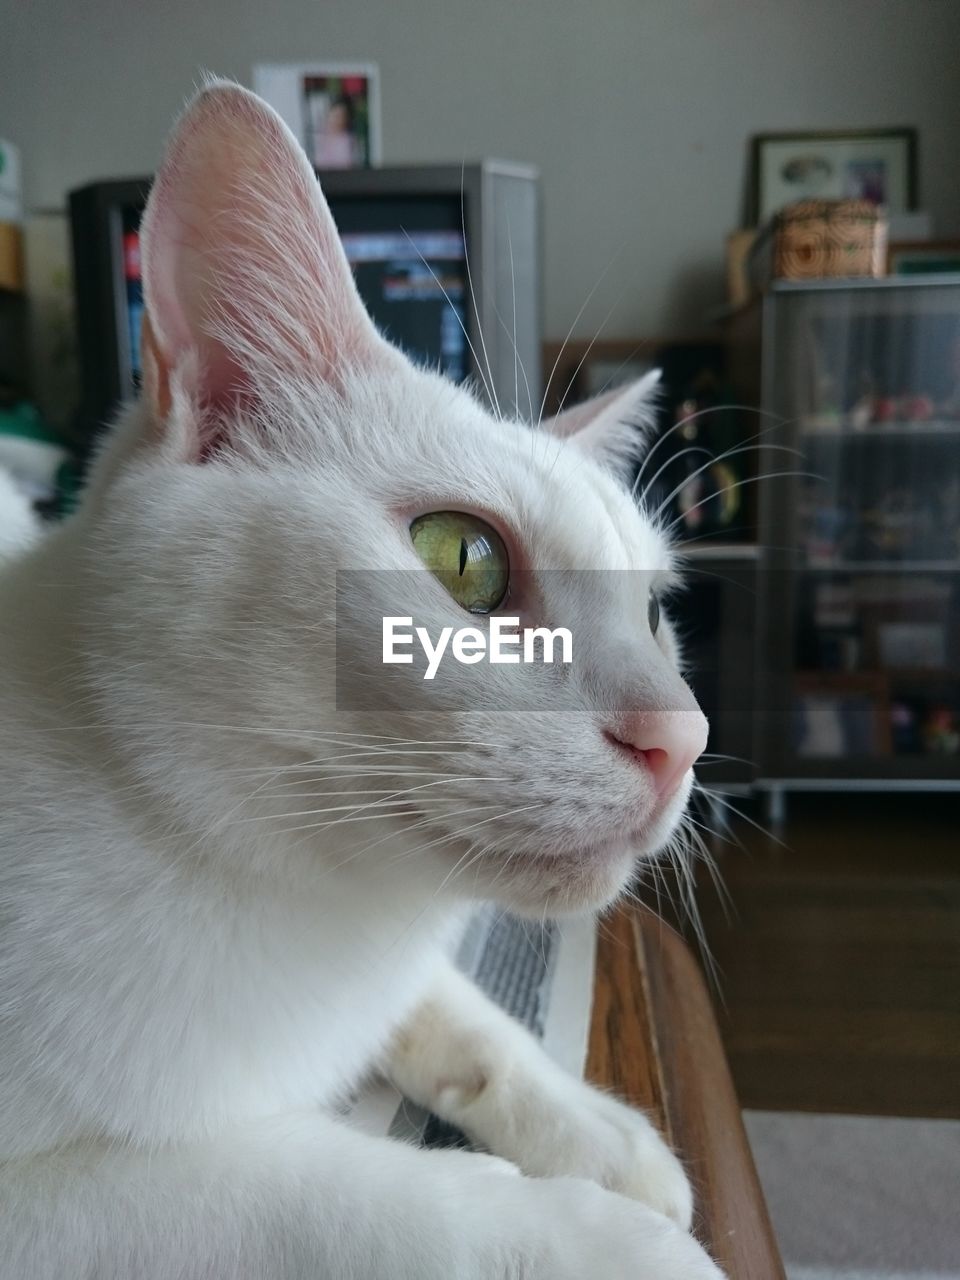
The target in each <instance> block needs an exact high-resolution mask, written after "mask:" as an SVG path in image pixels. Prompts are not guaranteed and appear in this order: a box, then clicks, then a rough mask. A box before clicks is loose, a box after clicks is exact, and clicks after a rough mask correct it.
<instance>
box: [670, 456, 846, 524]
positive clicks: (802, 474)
mask: <svg viewBox="0 0 960 1280" xmlns="http://www.w3.org/2000/svg"><path fill="white" fill-rule="evenodd" d="M694 474H696V473H694ZM787 477H793V478H795V479H801V480H802V479H806V480H823V479H824V477H823V476H822V475H819V474H818V473H817V472H815V471H767V472H765V473H764V474H763V475H759V476H747V477H745V479H743V480H738V481H737V482H736V484H728V485H726V486H724V488H723V489H719V490H718V491H717V493H715V494H713V493H711V494H708V495H707V497H705V498H701V500H700V501H699V502H695V503H694V504H693V506H692V507H687V509H686V511H684V512H683V513H682V515H679V516H677V517H676V519H675V520H671V521H670V523H669V524H668V525H665V526H664V528H663V529H662V530H661V532H662V533H663V535H664V537H669V536H670V532H671V530H673V529H675V528H676V527H677V525H678V524H682V523H683V521H684V520H685V519H686V518H687V517H688V516H689V515H690V513H691V512H692V511H696V510H698V509H699V508H700V507H702V506H703V505H704V504H705V503H707V502H712V501H713V500H714V499H715V498H716V497H717V496H718V495H719V494H721V493H732V492H733V490H734V489H742V488H744V487H745V486H746V485H748V484H759V483H760V481H761V480H782V479H785V478H787ZM689 478H691V479H692V477H689ZM684 483H686V482H684ZM682 487H683V486H682V485H681V488H682ZM671 496H674V495H671ZM658 514H659V513H658Z"/></svg>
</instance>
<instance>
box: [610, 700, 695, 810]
mask: <svg viewBox="0 0 960 1280" xmlns="http://www.w3.org/2000/svg"><path fill="white" fill-rule="evenodd" d="M708 727H709V726H708V725H707V718H706V716H705V715H704V714H703V712H702V711H701V710H700V708H699V707H696V708H691V709H689V710H688V709H686V708H684V709H683V710H679V709H678V710H675V711H641V712H636V713H635V714H633V715H632V716H630V717H628V718H626V719H625V720H624V721H623V723H621V724H619V725H618V726H617V728H616V729H615V730H613V729H608V730H607V731H606V737H607V738H608V739H609V740H610V741H611V742H612V743H613V744H614V746H616V747H617V748H619V749H620V750H621V751H625V752H627V753H628V754H629V755H631V756H632V757H633V758H634V759H635V760H636V761H637V763H638V764H640V765H642V766H643V767H644V768H645V769H649V771H650V774H651V775H652V777H653V785H654V787H655V788H656V792H657V798H658V799H660V800H665V799H667V798H668V797H669V796H671V795H673V793H674V791H676V789H677V787H679V785H680V783H681V782H682V781H683V779H684V777H685V775H686V773H687V771H688V770H689V769H691V768H692V767H693V765H694V763H695V762H696V760H697V759H698V758H699V756H701V755H702V754H703V751H704V748H705V747H706V745H707V732H708Z"/></svg>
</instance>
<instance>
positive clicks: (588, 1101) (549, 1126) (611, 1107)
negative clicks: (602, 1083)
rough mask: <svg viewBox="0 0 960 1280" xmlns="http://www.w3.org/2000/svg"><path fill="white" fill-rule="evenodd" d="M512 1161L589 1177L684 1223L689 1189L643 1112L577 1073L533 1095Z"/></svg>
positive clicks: (529, 1168)
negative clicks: (530, 1115)
mask: <svg viewBox="0 0 960 1280" xmlns="http://www.w3.org/2000/svg"><path fill="white" fill-rule="evenodd" d="M535 1109H536V1110H541V1118H540V1122H539V1123H537V1124H535V1125H529V1124H528V1125H527V1126H526V1133H525V1135H524V1139H525V1141H524V1151H523V1154H522V1156H521V1157H520V1158H519V1160H518V1163H519V1164H520V1167H521V1169H523V1171H524V1172H525V1173H530V1174H536V1175H539V1176H549V1177H558V1176H563V1175H570V1176H573V1177H578V1178H589V1179H591V1181H593V1182H598V1183H599V1184H600V1185H601V1186H602V1187H606V1188H607V1189H608V1190H609V1191H617V1192H619V1193H620V1194H621V1195H625V1196H629V1197H630V1198H631V1199H632V1200H639V1201H641V1202H642V1203H643V1204H645V1205H649V1207H650V1208H651V1209H656V1210H657V1211H658V1212H660V1213H663V1214H665V1215H666V1216H667V1217H668V1218H671V1219H672V1220H673V1221H674V1222H676V1223H677V1224H678V1226H680V1227H682V1228H683V1229H684V1230H687V1229H688V1228H689V1226H690V1221H691V1218H692V1216H693V1195H692V1193H691V1190H690V1183H689V1181H688V1179H687V1175H686V1173H685V1172H684V1170H683V1166H682V1165H681V1163H680V1161H679V1160H678V1159H677V1157H676V1156H675V1155H674V1154H673V1152H672V1151H671V1150H670V1148H669V1147H668V1146H667V1144H666V1143H665V1142H664V1141H663V1139H662V1138H661V1137H660V1135H659V1133H657V1131H656V1129H655V1128H654V1127H653V1125H652V1124H651V1123H650V1121H649V1120H648V1119H647V1117H646V1116H645V1115H643V1113H642V1112H640V1111H636V1110H634V1108H633V1107H628V1106H626V1105H625V1104H624V1103H622V1102H619V1101H618V1100H617V1099H616V1098H612V1097H610V1096H609V1095H607V1094H604V1093H600V1092H599V1090H597V1089H594V1088H592V1087H591V1086H590V1085H587V1084H584V1083H582V1082H581V1081H579V1080H572V1079H571V1080H564V1081H563V1082H562V1084H561V1085H560V1087H559V1088H556V1089H555V1090H554V1089H551V1090H550V1093H549V1096H548V1097H545V1096H542V1097H541V1098H540V1100H539V1107H537V1108H535Z"/></svg>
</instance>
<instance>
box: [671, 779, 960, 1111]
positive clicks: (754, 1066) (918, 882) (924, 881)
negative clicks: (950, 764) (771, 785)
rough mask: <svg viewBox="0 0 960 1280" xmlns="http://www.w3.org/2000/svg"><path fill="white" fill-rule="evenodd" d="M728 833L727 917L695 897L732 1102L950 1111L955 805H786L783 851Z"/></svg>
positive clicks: (724, 862)
mask: <svg viewBox="0 0 960 1280" xmlns="http://www.w3.org/2000/svg"><path fill="white" fill-rule="evenodd" d="M736 803H737V804H738V805H740V804H742V803H743V802H742V801H736ZM747 811H748V812H749V813H750V814H751V815H752V816H755V817H757V818H758V819H759V820H761V821H762V815H761V814H760V813H759V812H758V811H756V810H755V809H753V808H748V810H747ZM735 834H736V836H737V838H738V839H739V840H741V841H742V843H743V845H744V846H745V848H744V849H742V850H741V849H738V848H737V847H736V846H734V845H731V844H722V845H720V844H716V845H715V846H714V849H715V854H716V856H717V859H718V862H719V866H720V870H721V872H722V876H723V879H724V881H725V882H726V885H727V888H728V890H729V893H730V895H731V897H732V899H733V909H734V913H735V914H734V916H733V918H732V919H731V920H730V921H729V922H728V921H727V919H726V918H725V916H724V910H723V907H722V904H721V903H720V900H719V898H718V896H717V893H716V891H715V890H714V889H713V888H712V886H711V885H710V882H709V879H707V878H706V877H704V876H701V877H700V878H701V880H702V883H701V887H700V891H699V903H700V911H701V914H702V916H703V920H704V925H705V932H706V936H707V940H708V942H709V946H710V949H711V951H712V953H713V956H714V959H715V961H716V964H717V966H718V969H719V972H720V976H719V989H718V991H717V992H715V993H714V994H715V999H716V1002H717V1006H718V1007H717V1013H718V1020H719V1023H720V1028H721V1033H722V1035H723V1037H724V1041H725V1045H726V1050H727V1054H728V1057H729V1061H730V1066H731V1069H732V1072H733V1077H734V1081H735V1083H736V1086H737V1090H738V1093H739V1095H740V1101H741V1104H742V1105H743V1106H744V1107H754V1108H760V1109H772V1110H795V1111H839V1112H850V1113H862V1114H874V1115H902V1116H940V1117H944V1116H947V1117H960V798H958V797H956V796H940V797H936V796H934V797H930V796H919V795H908V796H900V797H896V796H883V795H879V796H876V795H872V796H859V797H836V796H809V795H807V796H793V797H790V800H789V807H788V814H787V824H786V826H785V828H784V829H783V831H782V832H781V833H780V835H781V838H782V840H783V842H784V845H785V847H780V846H779V845H777V844H776V843H775V842H774V841H773V840H772V839H770V838H768V837H766V836H764V835H762V834H760V833H758V832H757V831H756V830H755V829H754V828H752V827H750V826H749V825H748V824H746V823H743V822H738V823H737V825H736V828H735ZM687 932H688V935H689V931H687Z"/></svg>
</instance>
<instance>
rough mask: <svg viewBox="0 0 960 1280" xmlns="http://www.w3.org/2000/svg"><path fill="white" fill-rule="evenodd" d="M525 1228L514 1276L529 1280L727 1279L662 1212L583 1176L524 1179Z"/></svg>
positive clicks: (519, 1202)
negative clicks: (592, 1278) (597, 1278)
mask: <svg viewBox="0 0 960 1280" xmlns="http://www.w3.org/2000/svg"><path fill="white" fill-rule="evenodd" d="M518 1191H521V1192H522V1194H521V1195H520V1196H519V1198H518V1197H517V1196H514V1199H513V1206H514V1208H515V1209H517V1210H519V1211H521V1212H522V1214H523V1218H524V1222H525V1226H524V1229H523V1236H524V1239H523V1243H522V1244H521V1245H520V1247H519V1252H518V1253H514V1252H512V1251H511V1252H510V1253H509V1267H510V1268H511V1269H509V1272H508V1273H509V1274H510V1275H514V1274H517V1275H522V1276H524V1277H525V1278H529V1280H583V1277H584V1276H602V1277H603V1280H638V1278H639V1277H643V1280H647V1278H648V1277H649V1278H650V1280H723V1276H722V1274H721V1272H720V1270H719V1268H718V1267H717V1265H716V1263H714V1262H713V1260H712V1259H711V1258H710V1257H709V1256H708V1255H707V1254H706V1252H705V1251H704V1250H703V1249H702V1248H701V1246H700V1245H699V1244H698V1243H697V1241H696V1240H695V1239H694V1238H693V1237H692V1236H691V1235H688V1234H687V1233H686V1232H685V1231H682V1230H681V1229H680V1228H679V1227H678V1226H677V1225H676V1224H675V1223H674V1222H672V1221H671V1220H670V1219H669V1218H667V1217H665V1216H664V1215H663V1214H660V1213H657V1212H655V1211H654V1210H652V1209H650V1208H648V1207H647V1206H646V1205H642V1204H637V1203H636V1201H634V1200H628V1199H627V1198H626V1197H625V1196H621V1195H616V1194H614V1193H613V1192H610V1191H606V1190H604V1189H603V1188H602V1187H599V1186H597V1184H596V1183H594V1182H586V1181H583V1180H581V1179H579V1178H553V1179H543V1180H539V1179H529V1180H525V1181H524V1183H523V1184H522V1186H521V1188H518Z"/></svg>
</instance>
